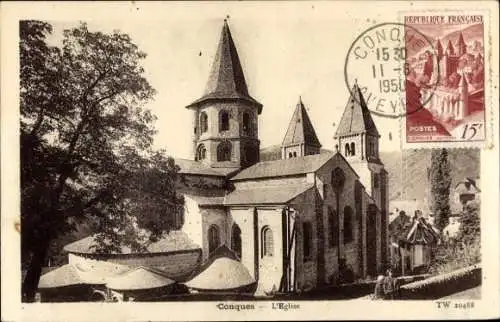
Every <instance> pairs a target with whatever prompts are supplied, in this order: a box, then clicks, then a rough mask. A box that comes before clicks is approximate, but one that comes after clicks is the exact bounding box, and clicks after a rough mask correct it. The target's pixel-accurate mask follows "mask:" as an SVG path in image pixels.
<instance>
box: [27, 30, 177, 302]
mask: <svg viewBox="0 0 500 322" xmlns="http://www.w3.org/2000/svg"><path fill="white" fill-rule="evenodd" d="M51 32H52V27H51V25H50V24H48V23H45V22H41V21H21V22H20V78H21V83H20V105H21V106H20V109H21V122H20V123H21V124H20V127H21V138H20V141H21V142H20V143H21V151H20V153H21V198H22V199H21V200H22V204H21V224H22V231H21V236H22V237H21V247H22V264H23V268H24V269H25V270H26V276H25V278H24V280H23V287H22V291H23V297H24V299H25V300H27V301H30V300H32V299H33V297H34V293H35V291H36V288H37V285H38V281H39V278H40V274H41V267H42V266H43V265H44V262H45V260H46V256H47V251H48V248H49V246H50V243H51V241H53V240H54V239H56V238H58V237H59V236H61V235H62V234H65V233H67V232H69V231H71V230H74V229H75V228H76V227H77V226H78V225H79V224H80V223H82V222H83V221H86V222H90V223H91V226H92V227H94V228H95V231H96V232H97V235H96V238H97V240H98V242H99V245H98V247H99V248H101V249H100V250H101V251H107V252H110V251H119V249H120V248H119V247H118V246H119V245H120V244H122V245H123V244H126V245H128V246H130V247H132V249H135V250H137V251H143V250H144V249H145V247H147V244H148V243H149V242H151V241H154V240H155V239H157V238H159V237H160V236H161V235H162V233H164V232H165V231H168V230H170V229H172V228H177V227H178V226H179V225H180V224H182V222H181V220H179V219H178V218H179V217H180V215H181V214H182V209H183V206H182V205H183V199H182V198H180V197H178V195H177V194H176V193H175V185H174V183H175V180H176V175H177V171H178V168H177V167H176V166H175V164H174V162H173V160H172V159H170V158H168V157H166V156H165V152H164V151H153V150H152V141H153V135H154V134H155V130H154V127H153V123H154V120H155V117H154V116H153V115H152V114H151V112H150V111H149V110H148V109H147V108H145V104H146V103H148V102H149V101H150V100H151V99H153V97H154V94H155V90H154V89H153V88H152V87H151V85H150V84H149V83H148V81H147V80H146V79H145V78H144V69H143V68H142V66H141V62H142V60H143V59H144V58H145V57H146V54H145V53H144V52H142V51H140V50H139V48H138V47H137V46H136V45H135V44H134V43H133V42H132V40H131V39H130V37H129V36H128V35H126V34H123V33H120V32H118V31H115V32H113V33H112V34H104V33H101V32H91V31H89V30H88V28H87V25H86V24H84V23H82V24H80V25H79V26H77V27H75V28H72V29H69V30H65V31H64V34H63V37H62V44H61V45H60V46H51V45H49V44H48V43H47V36H48V35H49V34H50V33H51Z"/></svg>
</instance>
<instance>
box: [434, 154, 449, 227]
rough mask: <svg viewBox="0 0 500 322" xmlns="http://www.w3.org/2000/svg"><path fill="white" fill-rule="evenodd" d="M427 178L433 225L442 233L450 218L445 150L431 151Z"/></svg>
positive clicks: (447, 167)
mask: <svg viewBox="0 0 500 322" xmlns="http://www.w3.org/2000/svg"><path fill="white" fill-rule="evenodd" d="M429 176H430V183H431V199H432V204H431V209H432V212H433V214H434V225H435V226H436V228H438V229H439V231H440V232H442V231H443V229H444V228H445V227H446V226H447V225H448V223H449V217H450V186H451V166H450V162H449V160H448V151H447V150H446V149H436V150H433V151H432V154H431V167H430V171H429Z"/></svg>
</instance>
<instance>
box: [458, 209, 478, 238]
mask: <svg viewBox="0 0 500 322" xmlns="http://www.w3.org/2000/svg"><path fill="white" fill-rule="evenodd" d="M479 213H480V205H479V203H477V202H472V201H471V202H469V203H467V205H466V206H465V211H464V212H463V214H462V216H461V217H460V227H459V229H458V234H457V241H458V242H462V243H464V245H467V246H468V245H471V244H473V243H474V242H476V241H477V242H478V243H480V237H481V218H480V216H479Z"/></svg>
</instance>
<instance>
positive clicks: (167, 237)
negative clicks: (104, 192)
mask: <svg viewBox="0 0 500 322" xmlns="http://www.w3.org/2000/svg"><path fill="white" fill-rule="evenodd" d="M96 246H97V244H96V242H95V239H94V236H88V237H85V238H83V239H80V240H77V241H75V242H73V243H71V244H68V245H66V246H64V250H65V251H67V252H69V253H79V254H97V253H96V251H95V249H96V248H95V247H96ZM198 248H200V246H198V245H196V244H195V243H193V241H192V240H191V239H189V237H188V236H187V235H186V233H184V232H183V231H179V230H175V231H171V232H170V233H168V234H164V236H163V237H162V238H161V239H160V240H159V241H157V242H154V243H151V244H150V245H149V246H148V247H147V250H148V252H149V253H167V252H174V251H181V250H193V249H198ZM132 253H133V252H132V251H131V249H130V248H129V247H127V246H124V245H123V246H122V247H121V253H113V254H132ZM101 255H105V254H101Z"/></svg>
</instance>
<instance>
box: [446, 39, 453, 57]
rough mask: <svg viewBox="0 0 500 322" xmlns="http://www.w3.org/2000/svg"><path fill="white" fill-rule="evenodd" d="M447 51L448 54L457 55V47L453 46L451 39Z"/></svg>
mask: <svg viewBox="0 0 500 322" xmlns="http://www.w3.org/2000/svg"><path fill="white" fill-rule="evenodd" d="M446 53H447V54H448V56H455V48H453V44H452V43H451V39H450V40H448V46H447V47H446Z"/></svg>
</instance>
